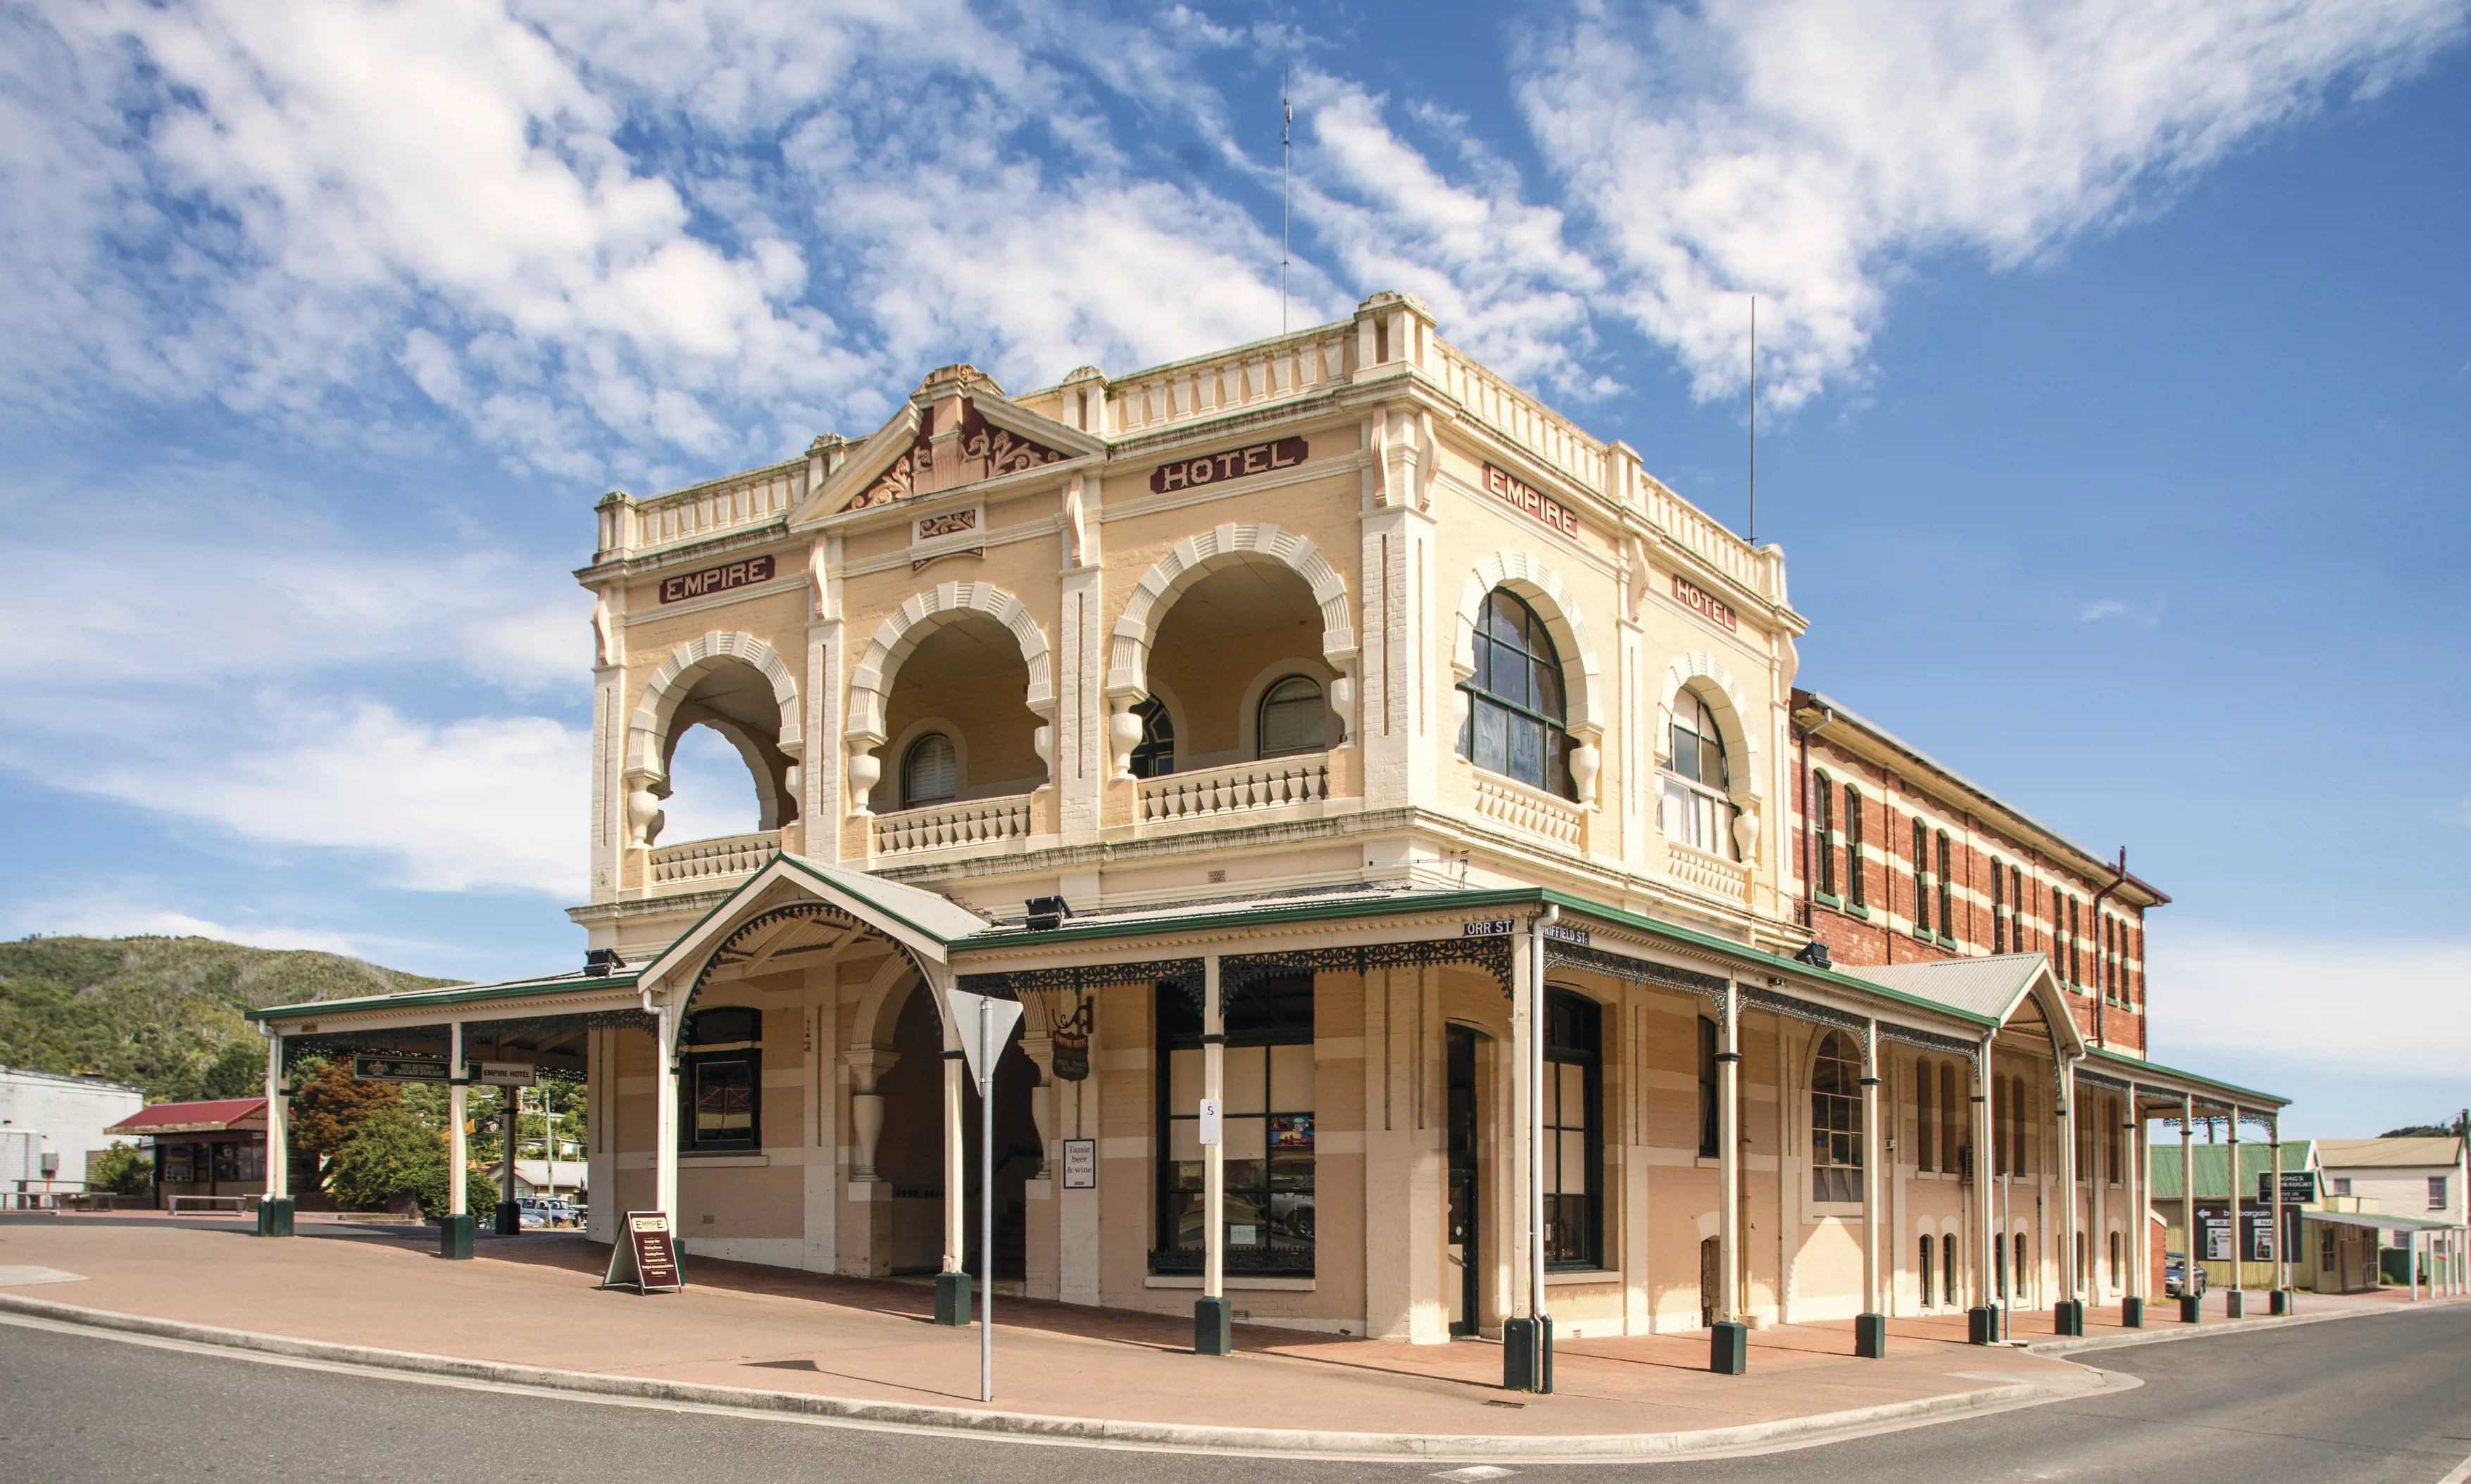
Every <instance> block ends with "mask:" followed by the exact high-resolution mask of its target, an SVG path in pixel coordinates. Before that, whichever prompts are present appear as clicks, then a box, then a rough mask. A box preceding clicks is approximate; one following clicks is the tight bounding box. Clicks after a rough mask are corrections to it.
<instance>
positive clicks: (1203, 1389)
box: [0, 1216, 2387, 1460]
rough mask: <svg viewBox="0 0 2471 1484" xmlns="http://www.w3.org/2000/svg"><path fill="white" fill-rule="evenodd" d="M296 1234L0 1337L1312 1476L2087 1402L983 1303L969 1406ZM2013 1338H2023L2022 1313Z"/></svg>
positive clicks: (49, 1248)
mask: <svg viewBox="0 0 2471 1484" xmlns="http://www.w3.org/2000/svg"><path fill="white" fill-rule="evenodd" d="M300 1231H301V1233H302V1235H300V1236H298V1237H295V1238H293V1239H291V1240H289V1241H265V1240H261V1239H258V1238H256V1237H255V1236H253V1235H251V1234H249V1233H248V1232H247V1230H246V1229H244V1228H242V1227H241V1226H239V1224H238V1223H236V1222H230V1221H229V1219H228V1218H224V1221H223V1222H220V1223H219V1222H218V1221H217V1220H216V1219H215V1218H205V1219H190V1220H181V1221H178V1222H173V1221H167V1220H164V1219H161V1218H159V1217H142V1216H122V1217H9V1218H6V1219H5V1220H0V1315H6V1314H12V1313H13V1314H17V1315H25V1316H29V1317H33V1318H37V1319H44V1320H53V1321H64V1322H71V1323H79V1324H84V1325H89V1326H94V1325H101V1326H105V1327H108V1328H112V1329H117V1330H121V1331H124V1332H135V1333H149V1334H153V1335H156V1336H158V1337H162V1338H168V1339H175V1340H185V1341H190V1342H201V1343H206V1344H213V1345H224V1346H231V1347H235V1348H240V1349H245V1350H251V1351H256V1352H260V1353H270V1354H275V1355H287V1356H294V1357H297V1358H305V1359H312V1360H321V1361H330V1362H339V1363H347V1364H360V1365H375V1366H379V1367H382V1368H386V1369H390V1370H396V1371H404V1372H411V1373H417V1374H425V1375H432V1376H443V1377H451V1378H458V1379H461V1380H471V1381H482V1382H486V1383H493V1384H501V1385H522V1386H537V1387H548V1388H553V1389H557V1390H565V1391H577V1392H585V1393H590V1394H597V1395H600V1396H605V1397H617V1398H630V1399H635V1400H641V1401H654V1402H668V1403H688V1404H696V1405H712V1406H724V1407H734V1408H741V1409H751V1410H757V1411H764V1412H771V1413H776V1414H788V1415H795V1416H802V1417H809V1418H814V1419H818V1420H822V1419H836V1420H841V1421H846V1422H855V1423H859V1424H871V1425H877V1426H904V1427H929V1428H946V1429H957V1430H964V1431H969V1432H973V1433H978V1434H997V1435H1014V1436H1022V1437H1027V1438H1038V1439H1044V1440H1047V1441H1078V1442H1104V1443H1115V1444H1119V1445H1121V1444H1132V1445H1137V1446H1150V1447H1163V1448H1198V1449H1235V1450H1247V1451H1261V1452H1271V1453H1291V1454H1310V1455H1320V1456H1352V1457H1424V1458H1493V1459H1501V1458H1532V1459H1537V1460H1544V1459H1550V1458H1582V1457H1685V1456H1705V1455H1711V1454H1719V1453H1727V1452H1739V1451H1750V1450H1758V1449H1770V1448H1776V1447H1779V1446H1793V1445H1795V1444H1797V1443H1807V1442H1817V1441H1823V1440H1824V1439H1827V1438H1832V1437H1839V1436H1847V1435H1850V1434H1853V1433H1857V1432H1865V1431H1873V1430H1878V1429H1880V1428H1883V1427H1891V1426H1904V1425H1911V1424H1913V1423H1916V1422H1919V1421H1925V1420H1929V1419H1933V1418H1939V1417H1949V1416H1960V1415H1969V1414H1977V1413H1979V1412H1982V1411H1984V1410H1991V1409H2001V1408H2006V1407H2011V1406H2016V1405H2028V1404H2034V1403H2040V1402H2045V1401H2053V1400H2058V1399H2060V1398H2063V1397H2070V1396H2080V1395H2083V1394H2086V1393H2088V1392H2091V1391H2097V1390H2101V1389H2104V1388H2105V1387H2106V1386H2107V1385H2111V1384H2114V1383H2115V1382H2113V1381H2112V1380H2110V1379H2108V1378H2106V1376H2105V1375H2104V1374H2103V1373H2101V1372H2098V1371H2093V1370H2089V1369H2086V1368H2084V1367H2081V1366H2078V1365H2076V1364H2073V1363H2071V1362H2068V1361H2066V1360H2062V1359H2059V1358H2058V1357H2056V1356H2044V1355H2037V1354H2034V1353H2032V1352H2031V1351H2027V1350H2021V1349H2015V1348H2009V1347H1997V1348H1990V1349H1977V1348H1974V1347H1971V1346H1968V1345H1965V1344H1964V1343H1963V1335H1962V1322H1961V1320H1960V1321H1958V1322H1957V1323H1956V1324H1954V1325H1950V1324H1949V1323H1947V1322H1944V1321H1940V1320H1935V1319H1920V1320H1911V1321H1903V1320H1900V1321H1896V1323H1895V1324H1894V1326H1893V1327H1892V1331H1891V1335H1892V1338H1891V1344H1890V1356H1889V1358H1887V1359H1885V1360H1859V1359H1855V1358H1853V1357H1852V1356H1851V1355H1850V1351H1851V1349H1852V1334H1851V1325H1850V1324H1849V1322H1848V1323H1843V1324H1807V1325H1791V1326H1784V1327H1779V1328H1776V1329H1770V1330H1766V1331H1761V1332H1756V1333H1753V1335H1752V1336H1751V1359H1750V1364H1751V1371H1750V1374H1749V1375H1747V1376H1740V1377H1722V1376H1713V1375H1710V1374H1708V1373H1707V1372H1706V1369H1705V1366H1706V1338H1705V1336H1704V1335H1703V1334H1699V1333H1685V1334H1678V1335H1669V1336H1652V1337H1634V1338H1620V1339H1590V1340H1566V1341H1564V1342H1563V1343H1562V1344H1561V1345H1559V1346H1558V1347H1557V1349H1556V1362H1557V1363H1556V1376H1555V1380H1556V1390H1555V1393H1554V1394H1553V1395H1551V1396H1546V1397H1531V1396H1519V1395H1517V1394H1514V1393H1508V1392H1504V1391H1502V1390H1501V1389H1500V1387H1499V1385H1498V1380H1499V1376H1500V1351H1499V1349H1498V1348H1497V1347H1496V1346H1494V1345H1492V1344H1488V1343H1483V1342H1478V1341H1460V1342H1456V1343H1453V1344H1449V1345H1433V1346H1410V1345H1400V1344H1389V1343H1382V1342H1376V1341H1368V1340H1358V1339H1344V1338H1330V1337H1324V1336H1318V1335H1305V1334H1297V1333H1288V1332H1283V1331H1279V1330H1274V1329H1266V1328H1260V1327H1254V1326H1238V1327H1237V1337H1236V1344H1237V1353H1236V1355H1234V1356H1225V1357H1204V1356H1194V1355H1192V1354H1190V1353H1189V1346H1190V1342H1191V1341H1190V1335H1191V1329H1190V1322H1189V1320H1188V1319H1186V1318H1182V1317H1175V1316H1154V1315H1142V1314H1130V1313H1123V1312H1118V1311H1114V1310H1089V1309H1080V1308H1074V1307H1071V1306H1066V1305H1060V1304H1050V1303H1042V1302H1035V1301H1030V1300H1025V1299H1007V1298H999V1299H998V1300H997V1302H996V1326H997V1333H996V1401H995V1403H993V1404H992V1406H987V1405H981V1404H980V1403H978V1402H977V1333H976V1331H975V1330H974V1329H946V1328H938V1327H936V1326H935V1325H933V1324H932V1323H930V1315H931V1308H932V1306H931V1294H930V1291H929V1290H928V1289H927V1288H926V1287H924V1286H923V1285H917V1284H910V1283H900V1282H870V1281H861V1280H852V1279H839V1278H829V1277H822V1276H818V1275H814V1274H807V1273H796V1272H788V1271H785V1270H781V1269H775V1268H768V1267H761V1266H755V1265H751V1264H732V1263H722V1262H717V1261H710V1260H704V1259H697V1258H694V1257H692V1256H690V1257H689V1258H688V1260H687V1276H688V1281H689V1284H690V1287H688V1289H687V1290H686V1291H685V1292H683V1293H679V1294H663V1295H655V1296H651V1297H646V1296H643V1295H639V1294H637V1293H634V1292H632V1291H631V1290H606V1291H603V1290H599V1289H597V1288H596V1287H595V1286H596V1284H597V1283H598V1281H599V1278H600V1273H601V1271H602V1269H603V1267H604V1265H605V1264H606V1262H607V1254H608V1249H607V1248H606V1247H601V1246H597V1245H594V1244H592V1243H590V1242H587V1241H584V1240H583V1239H582V1238H580V1237H579V1236H574V1235H560V1234H531V1235H527V1236H524V1237H521V1238H513V1239H504V1240H499V1239H483V1240H482V1241H481V1242H480V1243H479V1244H478V1251H477V1255H476V1257H475V1259H474V1260H473V1261H471V1262H468V1263H448V1262H445V1261H443V1260H441V1259H439V1258H438V1257H437V1256H435V1242H434V1239H430V1238H427V1237H425V1236H423V1235H420V1234H417V1233H412V1232H403V1231H395V1230H389V1229H385V1228H372V1227H367V1226H348V1225H345V1224H343V1223H341V1222H328V1221H319V1220H316V1219H312V1218H304V1219H303V1220H302V1221H301V1223H300ZM70 1275H75V1278H74V1280H71V1279H70ZM2311 1305H2314V1306H2316V1307H2317V1310H2318V1312H2319V1313H2321V1312H2324V1311H2326V1310H2332V1309H2333V1308H2335V1306H2338V1305H2339V1306H2342V1310H2344V1311H2350V1310H2359V1309H2362V1308H2365V1309H2368V1310H2382V1309H2384V1308H2386V1307H2387V1306H2385V1305H2383V1304H2380V1303H2376V1302H2375V1301H2369V1302H2368V1303H2367V1304H2365V1306H2364V1305H2360V1304H2355V1303H2354V1304H2345V1303H2344V1302H2343V1301H2339V1300H2308V1299H2303V1317H2307V1316H2308V1306H2311ZM2251 1308H2252V1309H2262V1308H2263V1295H2255V1296H2253V1298H2252V1300H2251ZM2213 1312H2214V1313H2215V1314H2216V1315H2219V1313H2220V1307H2219V1304H2218V1303H2217V1304H2216V1305H2215V1306H2213ZM2026 1317H2027V1316H2019V1334H2018V1337H2019V1338H2025V1337H2027V1336H2026V1335H2025V1334H2024V1333H2023V1326H2024V1323H2025V1319H2026ZM2030 1317H2031V1319H2032V1321H2033V1322H2034V1324H2035V1327H2036V1330H2037V1331H2038V1332H2039V1333H2040V1334H2043V1335H2047V1333H2048V1325H2049V1317H2048V1315H2046V1314H2042V1315H2034V1316H2030ZM2288 1322H2290V1321H2287V1320H2286V1321H2274V1320H2249V1321H2246V1322H2245V1323H2244V1324H2243V1325H2241V1326H2238V1328H2248V1327H2252V1326H2258V1327H2261V1326H2265V1325H2272V1324H2281V1323H2288ZM2160 1328H2162V1329H2165V1330H2170V1331H2177V1330H2179V1329H2180V1326H2178V1324H2177V1320H2176V1317H2175V1318H2174V1319H2172V1320H2171V1321H2169V1322H2168V1324H2167V1325H2164V1326H2162V1327H2160ZM2202 1328H2203V1329H2205V1330H2207V1331H2224V1330H2229V1329H2232V1328H2234V1327H2233V1326H2231V1325H2228V1324H2225V1323H2222V1322H2220V1321H2219V1320H2217V1322H2215V1323H2212V1324H2209V1325H2206V1326H2204V1327H2202Z"/></svg>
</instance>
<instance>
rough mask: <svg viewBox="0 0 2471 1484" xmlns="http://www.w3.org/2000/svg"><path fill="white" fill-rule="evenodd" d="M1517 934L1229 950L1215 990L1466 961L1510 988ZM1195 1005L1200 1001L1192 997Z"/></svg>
mask: <svg viewBox="0 0 2471 1484" xmlns="http://www.w3.org/2000/svg"><path fill="white" fill-rule="evenodd" d="M1515 941H1516V939H1513V938H1511V937H1510V936H1508V935H1506V934H1504V935H1499V936H1494V937H1487V938H1442V939H1419V940H1417V941H1414V942H1405V943H1357V944H1353V945H1352V946H1342V947H1332V948H1300V949H1297V950H1295V951H1293V952H1290V953H1245V954H1230V955H1229V956H1228V957H1227V958H1226V959H1225V960H1224V961H1222V962H1220V963H1219V965H1218V989H1219V993H1221V994H1228V993H1232V992H1234V991H1236V990H1237V989H1241V988H1244V987H1246V986H1247V985H1252V984H1254V983H1256V982H1258V981H1260V980H1264V979H1271V978H1275V977H1276V976H1278V975H1281V974H1316V973H1322V972H1325V971H1338V972H1344V971H1346V970H1349V969H1353V970H1354V971H1355V972H1357V973H1359V974H1361V973H1363V972H1364V971H1365V970H1367V969H1377V968H1401V967H1405V966H1408V965H1411V964H1424V963H1465V964H1469V965H1471V966H1472V967H1475V968H1479V969H1482V970H1483V971H1484V972H1486V973H1488V974H1491V975H1492V976H1493V978H1494V983H1495V984H1497V985H1501V993H1502V997H1503V998H1505V999H1507V998H1509V996H1510V993H1511V982H1512V979H1511V976H1512V972H1513V971H1512V964H1513V962H1515V961H1514V960H1513V957H1512V955H1513V953H1514V951H1515V950H1514V949H1513V948H1512V946H1511V945H1512V943H1513V942H1515ZM1195 1003H1196V1004H1198V1003H1199V1002H1198V1001H1197V1000H1196V1001H1195Z"/></svg>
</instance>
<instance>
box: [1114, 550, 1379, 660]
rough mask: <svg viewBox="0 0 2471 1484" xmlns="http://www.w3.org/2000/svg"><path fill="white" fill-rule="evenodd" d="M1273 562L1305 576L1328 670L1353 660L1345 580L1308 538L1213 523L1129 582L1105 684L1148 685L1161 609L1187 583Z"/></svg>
mask: <svg viewBox="0 0 2471 1484" xmlns="http://www.w3.org/2000/svg"><path fill="white" fill-rule="evenodd" d="M1245 556H1254V557H1260V558H1263V559H1266V560H1268V561H1272V562H1276V563H1278V564H1280V565H1281V566H1283V567H1285V568H1288V569H1289V570H1291V571H1293V572H1294V573H1296V575H1298V576H1300V577H1302V578H1303V579H1304V580H1305V585H1306V587H1307V588H1308V589H1310V590H1311V591H1312V596H1313V606H1314V607H1315V608H1317V609H1319V610H1320V612H1321V652H1322V658H1323V659H1324V660H1325V661H1329V662H1330V666H1331V668H1333V669H1344V668H1345V665H1346V661H1351V660H1353V659H1354V658H1355V649H1356V644H1355V626H1354V624H1353V621H1352V620H1351V619H1350V617H1349V616H1348V612H1347V580H1346V579H1345V578H1344V577H1341V576H1340V575H1339V572H1338V568H1335V567H1333V566H1331V565H1330V559H1329V558H1327V557H1325V556H1323V555H1322V554H1321V551H1320V549H1319V548H1318V547H1316V546H1315V545H1313V544H1312V541H1311V539H1310V538H1308V537H1305V536H1300V535H1298V534H1296V533H1295V532H1293V531H1283V530H1281V529H1280V528H1279V527H1278V526H1277V525H1275V524H1271V523H1268V522H1259V523H1236V522H1230V523H1227V524H1224V525H1219V526H1214V527H1212V529H1210V530H1207V531H1200V532H1196V533H1195V534H1193V535H1190V536H1187V537H1185V538H1184V539H1183V540H1182V541H1179V542H1177V543H1176V544H1175V545H1172V546H1170V547H1168V548H1167V552H1166V554H1165V556H1163V557H1160V558H1159V559H1158V561H1157V562H1156V563H1154V564H1152V566H1151V567H1150V568H1149V570H1147V571H1145V572H1143V573H1141V580H1140V581H1139V582H1136V583H1135V584H1133V591H1132V595H1131V596H1130V597H1129V598H1127V599H1126V600H1125V602H1124V611H1123V614H1122V615H1121V616H1119V617H1118V618H1117V620H1116V626H1115V628H1114V629H1112V630H1111V631H1109V637H1110V643H1109V645H1108V653H1107V689H1108V690H1109V691H1110V692H1111V693H1114V694H1118V695H1122V694H1126V693H1129V692H1135V691H1145V690H1146V689H1147V688H1148V686H1149V660H1150V649H1151V646H1152V645H1154V644H1156V643H1157V642H1158V630H1159V625H1160V624H1161V623H1163V622H1164V621H1165V617H1166V611H1167V610H1168V609H1170V608H1172V607H1174V606H1175V599H1176V598H1177V597H1178V596H1180V595H1181V594H1182V593H1183V592H1184V591H1185V590H1186V589H1187V588H1189V587H1191V586H1192V585H1193V584H1194V583H1196V582H1199V581H1200V580H1201V579H1202V578H1203V577H1204V576H1206V575H1208V574H1209V572H1210V571H1211V570H1212V569H1213V568H1217V567H1219V566H1222V565H1224V564H1225V563H1226V562H1228V561H1230V560H1233V559H1235V558H1238V557H1245Z"/></svg>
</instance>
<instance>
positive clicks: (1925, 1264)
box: [1921, 1233, 1937, 1309]
mask: <svg viewBox="0 0 2471 1484" xmlns="http://www.w3.org/2000/svg"><path fill="white" fill-rule="evenodd" d="M1934 1245H1936V1243H1934V1242H1933V1241H1931V1238H1930V1235H1929V1234H1928V1233H1924V1234H1923V1236H1922V1265H1921V1277H1922V1307H1923V1308H1924V1309H1928V1308H1930V1306H1931V1302H1932V1300H1933V1299H1934V1298H1936V1297H1937V1295H1936V1294H1934V1293H1932V1292H1931V1248H1932V1247H1933V1246H1934Z"/></svg>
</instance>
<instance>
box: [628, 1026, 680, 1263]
mask: <svg viewBox="0 0 2471 1484" xmlns="http://www.w3.org/2000/svg"><path fill="white" fill-rule="evenodd" d="M677 1019H678V1013H677V1011H676V1009H673V1008H671V1007H670V1006H667V1005H663V1006H661V1007H659V1008H658V1009H655V1010H654V1011H653V1013H652V1204H653V1207H654V1209H656V1210H658V1211H660V1212H661V1213H662V1214H664V1215H666V1216H667V1217H669V1218H670V1230H671V1231H672V1232H675V1231H677V1230H678V1229H679V1227H680V1226H681V1225H683V1224H684V1223H683V1222H682V1221H681V1220H680V1219H679V1213H678V1068H677V1055H676V1042H677V1035H678V1028H677ZM620 1240H622V1241H624V1238H621V1239H620Z"/></svg>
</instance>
